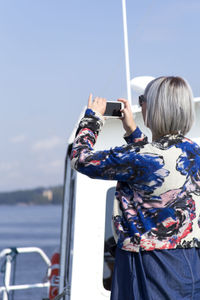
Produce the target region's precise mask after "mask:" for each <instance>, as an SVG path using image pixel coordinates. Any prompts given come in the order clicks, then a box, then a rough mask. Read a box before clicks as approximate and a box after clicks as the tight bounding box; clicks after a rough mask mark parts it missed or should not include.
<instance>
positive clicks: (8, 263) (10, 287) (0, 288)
mask: <svg viewBox="0 0 200 300" xmlns="http://www.w3.org/2000/svg"><path fill="white" fill-rule="evenodd" d="M14 252H15V253H17V254H19V253H33V252H34V253H38V254H39V255H40V256H41V257H42V259H43V260H44V262H45V263H46V265H47V267H48V268H47V277H48V278H49V276H50V272H51V269H50V267H51V261H50V259H49V258H48V256H47V255H46V254H45V253H44V251H43V250H42V249H40V248H38V247H19V248H15V250H14ZM12 254H13V248H6V249H3V250H2V251H1V252H0V259H2V258H3V257H5V258H6V263H5V276H4V286H0V294H1V293H3V300H8V295H9V292H10V291H14V290H24V289H31V288H45V287H46V288H47V289H49V287H50V282H49V281H47V282H44V283H34V284H20V285H10V278H11V268H12Z"/></svg>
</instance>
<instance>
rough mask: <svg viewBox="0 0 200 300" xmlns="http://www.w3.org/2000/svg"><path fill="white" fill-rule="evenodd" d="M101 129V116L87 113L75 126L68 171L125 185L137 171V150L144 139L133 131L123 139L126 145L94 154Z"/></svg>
mask: <svg viewBox="0 0 200 300" xmlns="http://www.w3.org/2000/svg"><path fill="white" fill-rule="evenodd" d="M102 126H103V120H102V117H101V116H98V115H97V114H96V113H94V112H93V111H92V110H89V109H87V110H86V113H85V116H84V118H83V119H82V120H81V122H80V124H79V128H78V130H77V135H76V138H75V140H74V143H73V147H72V153H71V165H72V168H74V169H76V170H77V171H79V172H81V173H82V174H85V175H87V176H89V177H91V178H96V179H107V180H119V181H129V180H133V179H134V178H135V177H136V176H137V173H138V168H140V163H141V159H142V160H143V159H144V157H143V158H142V157H141V158H140V159H139V156H140V148H141V146H143V145H144V144H146V143H147V138H146V137H145V136H144V135H143V134H142V132H141V131H140V129H139V128H137V129H136V130H135V131H134V132H133V133H132V134H131V135H130V136H128V137H125V139H126V141H127V143H128V144H127V145H123V146H121V147H115V148H111V149H110V150H104V151H94V150H93V146H94V144H95V142H96V139H97V136H98V133H99V132H100V130H101V128H102Z"/></svg>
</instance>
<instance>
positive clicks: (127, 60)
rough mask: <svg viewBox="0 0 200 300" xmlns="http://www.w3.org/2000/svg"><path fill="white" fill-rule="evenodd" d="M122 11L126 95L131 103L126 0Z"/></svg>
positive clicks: (123, 1)
mask: <svg viewBox="0 0 200 300" xmlns="http://www.w3.org/2000/svg"><path fill="white" fill-rule="evenodd" d="M122 13H123V28H124V50H125V64H126V84H127V97H128V101H129V102H130V103H131V83H130V82H131V79H130V63H129V51H128V29H127V16H126V0H122Z"/></svg>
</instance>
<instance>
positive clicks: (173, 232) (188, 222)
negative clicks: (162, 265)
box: [71, 109, 200, 252]
mask: <svg viewBox="0 0 200 300" xmlns="http://www.w3.org/2000/svg"><path fill="white" fill-rule="evenodd" d="M102 126H103V119H102V118H101V116H99V115H97V114H96V113H94V112H93V111H92V110H90V109H87V110H86V113H85V116H84V118H83V119H82V120H81V122H80V124H79V128H78V130H77V135H76V138H75V141H74V144H73V148H72V154H71V163H72V167H73V168H75V169H76V170H77V171H79V172H81V173H83V174H85V175H87V176H89V177H91V178H96V179H104V180H117V181H118V183H117V187H116V199H115V201H114V211H113V225H114V226H113V227H114V231H115V234H114V235H115V238H116V241H117V245H118V247H120V248H121V249H124V250H127V251H134V252H138V251H139V250H154V249H174V248H190V247H199V248H200V147H199V146H198V145H197V144H196V143H194V142H192V141H191V140H189V139H188V138H185V137H184V136H183V135H179V134H178V135H166V136H164V137H162V138H160V139H159V140H157V141H154V142H152V143H149V142H148V139H147V137H146V136H145V135H144V134H143V133H142V132H141V131H140V129H139V128H138V127H137V129H136V130H135V131H134V132H133V133H132V134H131V135H130V136H128V137H125V140H126V142H127V145H123V146H121V147H115V148H112V149H110V150H105V151H94V150H93V146H94V144H95V142H96V139H97V136H98V133H99V131H100V130H101V127H102Z"/></svg>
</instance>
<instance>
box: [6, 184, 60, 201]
mask: <svg viewBox="0 0 200 300" xmlns="http://www.w3.org/2000/svg"><path fill="white" fill-rule="evenodd" d="M62 198H63V186H55V187H49V188H43V187H40V188H35V189H30V190H19V191H13V192H3V193H0V205H15V204H26V205H46V204H54V205H55V204H61V203H62Z"/></svg>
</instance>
